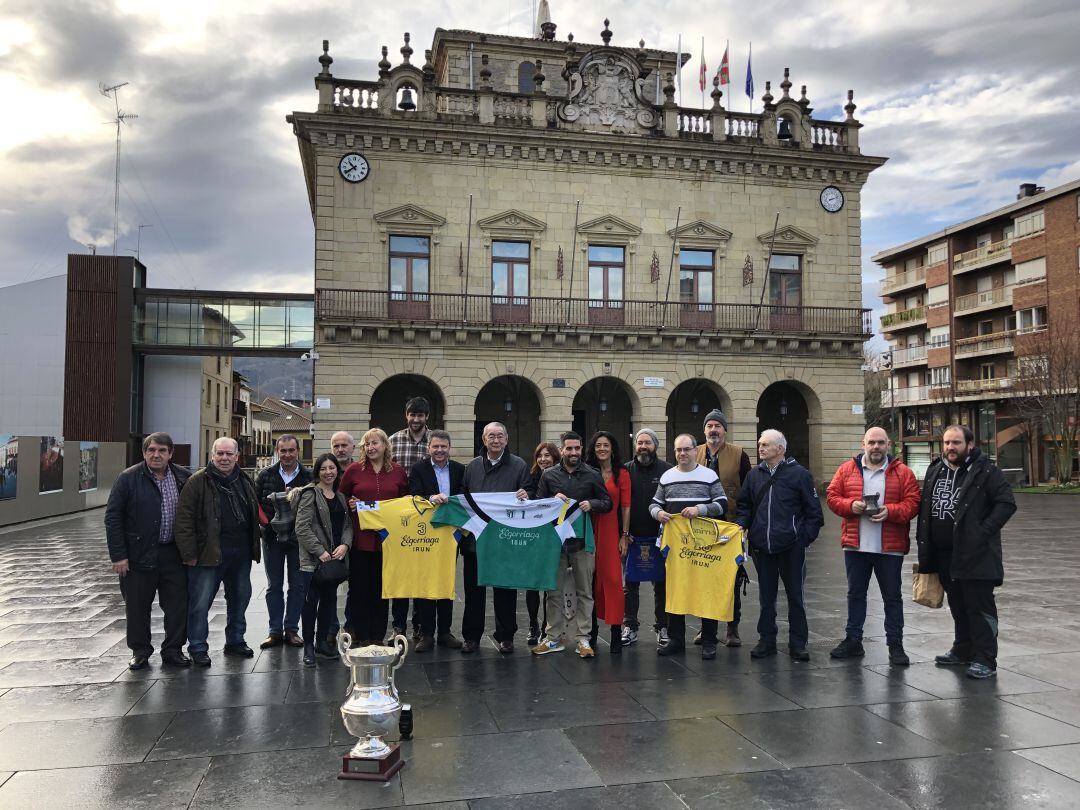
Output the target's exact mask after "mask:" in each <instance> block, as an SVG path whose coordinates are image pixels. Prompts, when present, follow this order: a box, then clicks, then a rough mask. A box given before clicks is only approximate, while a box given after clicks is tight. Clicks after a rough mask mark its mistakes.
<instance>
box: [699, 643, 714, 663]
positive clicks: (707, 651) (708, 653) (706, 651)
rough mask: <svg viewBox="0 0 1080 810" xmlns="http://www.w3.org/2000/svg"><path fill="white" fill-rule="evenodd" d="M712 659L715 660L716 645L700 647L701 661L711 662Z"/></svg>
mask: <svg viewBox="0 0 1080 810" xmlns="http://www.w3.org/2000/svg"><path fill="white" fill-rule="evenodd" d="M714 658H716V645H715V644H704V643H703V644H702V645H701V660H702V661H712V660H713V659H714Z"/></svg>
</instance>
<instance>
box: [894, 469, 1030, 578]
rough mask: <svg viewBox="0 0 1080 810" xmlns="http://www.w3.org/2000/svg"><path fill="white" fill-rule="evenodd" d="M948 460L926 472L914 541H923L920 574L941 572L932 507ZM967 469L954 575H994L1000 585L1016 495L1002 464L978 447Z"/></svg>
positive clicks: (955, 541) (957, 525) (956, 526)
mask: <svg viewBox="0 0 1080 810" xmlns="http://www.w3.org/2000/svg"><path fill="white" fill-rule="evenodd" d="M944 463H945V462H944V461H943V460H942V459H940V458H939V459H937V460H936V461H935V462H934V463H933V464H931V465H930V467H929V468H928V469H927V470H926V478H925V479H924V481H923V491H922V503H921V504H920V505H919V523H918V527H917V528H916V529H915V539H916V542H917V543H918V545H919V572H920V573H924V574H933V573H937V567H936V565H935V560H934V552H933V549H932V548H931V545H930V520H931V516H930V509H931V504H932V502H933V495H934V493H933V488H934V486H933V482H934V479H936V478H937V475H938V473H939V472H940V470H941V467H942V465H943V464H944ZM967 464H968V469H967V472H966V473H965V475H964V477H963V479H962V481H961V483H960V491H959V492H957V493H956V518H955V523H954V525H953V547H952V564H951V566H950V576H951V577H952V578H953V579H989V580H993V581H994V582H996V583H997V584H998V585H1000V584H1001V583H1002V581H1003V580H1004V579H1005V566H1004V565H1003V563H1002V560H1001V528H1002V527H1003V526H1004V525H1005V524H1006V523H1007V522H1008V520H1009V518H1010V517H1012V514H1013V512H1015V511H1016V499H1015V498H1013V494H1012V490H1011V489H1009V484H1008V482H1007V481H1006V480H1005V476H1004V475H1003V474H1002V472H1001V470H1000V469H998V467H997V466H996V465H995V464H993V463H991V461H990V459H988V458H987V457H986V456H984V455H983V454H982V452H980V451H979V450H978V449H975V450H973V451H972V453H971V455H970V456H968V459H967Z"/></svg>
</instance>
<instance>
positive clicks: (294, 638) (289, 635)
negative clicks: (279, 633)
mask: <svg viewBox="0 0 1080 810" xmlns="http://www.w3.org/2000/svg"><path fill="white" fill-rule="evenodd" d="M285 643H286V644H288V645H289V646H290V647H303V646H304V640H303V639H302V638H300V634H299V633H297V632H296V631H295V630H286V631H285Z"/></svg>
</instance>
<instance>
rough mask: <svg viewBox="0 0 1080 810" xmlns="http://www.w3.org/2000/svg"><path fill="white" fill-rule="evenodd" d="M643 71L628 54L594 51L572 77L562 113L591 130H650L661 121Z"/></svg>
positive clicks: (641, 132)
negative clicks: (649, 98) (647, 91)
mask: <svg viewBox="0 0 1080 810" xmlns="http://www.w3.org/2000/svg"><path fill="white" fill-rule="evenodd" d="M640 73H641V71H640V68H639V67H638V65H637V63H636V62H635V61H634V60H632V59H630V58H629V57H627V56H625V55H624V54H621V53H618V52H615V51H611V50H606V49H601V50H598V51H592V52H591V53H589V54H587V55H586V56H585V58H584V59H582V60H581V63H580V65H579V66H578V68H577V69H576V70H575V71H573V72H572V73H571V74H570V76H569V77H568V81H569V87H570V92H569V93H568V96H567V100H566V101H565V102H563V103H562V104H560V105H559V116H560V117H561V118H562V119H563V120H564V121H567V122H569V123H571V124H575V125H577V127H578V128H580V129H584V130H587V131H592V132H613V133H617V134H622V135H644V134H647V133H648V131H649V130H651V129H653V128H654V127H655V126H656V125H657V116H656V112H655V110H654V109H653V106H652V104H651V103H650V102H649V101H647V100H646V99H645V96H644V93H643V88H644V79H643V78H642V77H641V76H640Z"/></svg>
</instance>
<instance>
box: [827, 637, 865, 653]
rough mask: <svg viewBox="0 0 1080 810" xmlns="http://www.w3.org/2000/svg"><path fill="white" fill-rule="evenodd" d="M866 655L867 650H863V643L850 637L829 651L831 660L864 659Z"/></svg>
mask: <svg viewBox="0 0 1080 810" xmlns="http://www.w3.org/2000/svg"><path fill="white" fill-rule="evenodd" d="M864 655H866V650H864V649H863V645H862V642H861V641H856V640H855V639H853V638H851V637H850V636H849V637H848V638H845V639H844V640H843V641H841V642H840V643H839V644H837V645H836V646H835V647H833V648H832V650H830V651H829V657H830V658H862V657H863V656H864Z"/></svg>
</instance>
